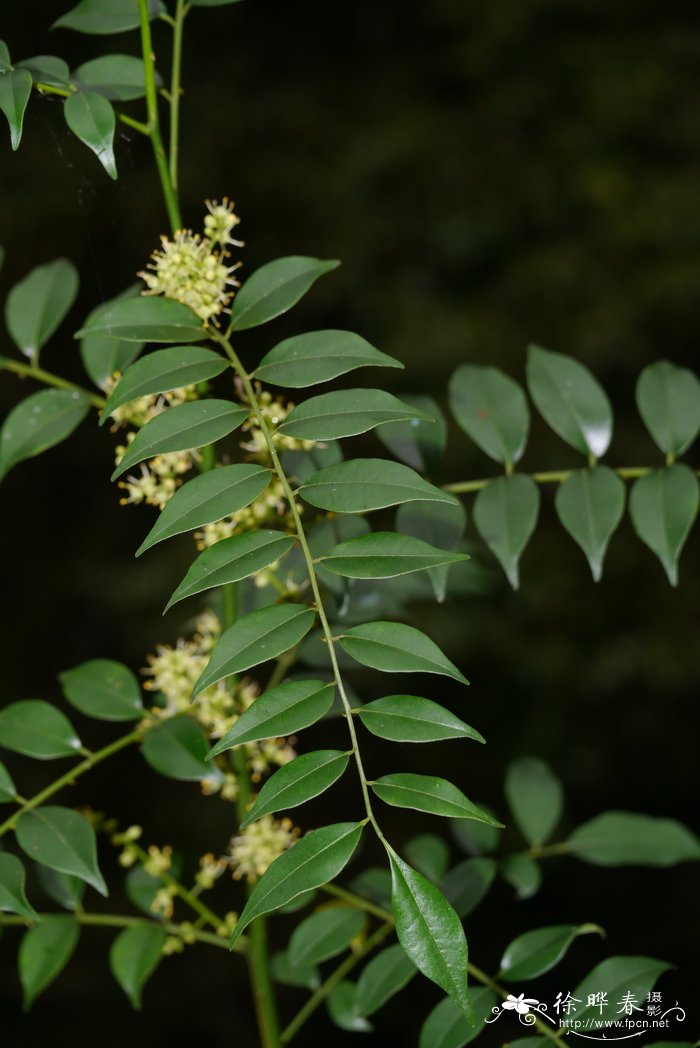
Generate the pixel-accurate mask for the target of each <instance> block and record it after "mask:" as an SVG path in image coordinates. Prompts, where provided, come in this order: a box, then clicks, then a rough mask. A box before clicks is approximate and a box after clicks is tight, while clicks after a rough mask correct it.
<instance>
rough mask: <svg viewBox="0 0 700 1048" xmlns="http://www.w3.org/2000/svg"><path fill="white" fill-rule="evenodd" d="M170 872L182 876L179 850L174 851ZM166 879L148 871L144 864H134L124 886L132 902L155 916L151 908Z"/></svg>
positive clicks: (142, 910)
mask: <svg viewBox="0 0 700 1048" xmlns="http://www.w3.org/2000/svg"><path fill="white" fill-rule="evenodd" d="M168 873H169V874H170V875H171V876H172V877H176V878H180V877H181V876H182V856H181V855H180V853H179V852H174V853H173V856H172V866H171V867H170V869H169V870H168ZM164 884H165V881H164V880H163V878H162V877H159V876H158V875H155V876H154V875H153V874H150V873H146V871H145V870H144V868H143V866H140V865H137V866H132V867H131V869H130V870H129V872H128V873H127V875H126V881H125V884H124V887H125V889H126V894H127V897H128V899H129V901H130V902H132V903H133V904H134V906H136V907H137V909H139V910H141V912H142V913H145V914H146V915H147V916H148V917H151V918H152V917H153V915H154V910H153V909H151V907H152V906H153V902H154V900H155V897H156V894H157V893H158V892H159V891H160V890H161V888H162V887H163V886H164Z"/></svg>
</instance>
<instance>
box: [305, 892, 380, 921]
mask: <svg viewBox="0 0 700 1048" xmlns="http://www.w3.org/2000/svg"><path fill="white" fill-rule="evenodd" d="M321 891H322V892H325V893H326V895H334V896H335V898H336V899H342V901H343V902H345V903H347V904H348V906H354V907H355V909H357V910H364V911H365V913H371V914H372V916H373V917H378V918H379V920H380V921H393V919H394V918H393V916H392V915H391V913H389V911H388V910H384V909H382V907H381V906H375V904H374V903H373V902H370V901H369V899H363V898H362V896H361V895H355V893H354V892H349V891H348V890H347V889H346V888H340V887H339V886H338V885H337V884H324V885H323V886H322V888H321Z"/></svg>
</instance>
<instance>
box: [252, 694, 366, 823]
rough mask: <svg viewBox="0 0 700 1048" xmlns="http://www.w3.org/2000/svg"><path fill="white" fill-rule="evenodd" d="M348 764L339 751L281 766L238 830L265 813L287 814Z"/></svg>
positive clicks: (315, 754) (321, 789)
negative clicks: (282, 812) (284, 812)
mask: <svg viewBox="0 0 700 1048" xmlns="http://www.w3.org/2000/svg"><path fill="white" fill-rule="evenodd" d="M258 701H260V700H258ZM295 730H298V729H295ZM349 760H350V756H349V754H347V753H343V752H342V750H316V751H315V752H313V753H304V754H302V756H301V757H296V758H295V759H294V760H293V761H290V762H289V764H284V765H282V767H281V768H280V769H279V770H278V771H276V772H275V773H274V775H272V776H271V777H270V778H269V779H268V780H267V782H266V783H265V784H264V785H263V787H262V789H261V790H260V793H259V794H258V796H257V799H256V801H255V804H254V805H253V807H252V808H251V810H250V812H249V813H248V815H247V817H246V818H245V819H244V820H243V822H242V823H241V829H243V827H244V826H248V825H250V823H251V822H255V820H256V819H260V818H261V817H262V816H263V815H267V814H268V812H276V811H287V810H288V809H289V808H296V807H298V805H300V804H304V803H305V802H306V801H309V800H311V798H312V797H318V796H319V794H321V793H323V792H324V791H325V790H327V789H328V788H329V786H332V785H333V783H334V782H336V781H337V780H338V779H339V778H340V776H341V775H342V774H343V772H344V771H345V769H346V768H347V766H348V761H349Z"/></svg>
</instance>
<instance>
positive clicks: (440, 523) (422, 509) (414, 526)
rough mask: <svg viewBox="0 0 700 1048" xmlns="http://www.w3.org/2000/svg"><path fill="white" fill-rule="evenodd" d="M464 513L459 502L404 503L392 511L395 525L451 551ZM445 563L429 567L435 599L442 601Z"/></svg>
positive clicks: (464, 519)
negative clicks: (394, 512)
mask: <svg viewBox="0 0 700 1048" xmlns="http://www.w3.org/2000/svg"><path fill="white" fill-rule="evenodd" d="M466 526H467V514H466V512H465V509H464V506H463V505H462V503H461V502H459V501H457V502H454V503H449V502H407V503H405V504H404V505H403V506H399V508H398V511H397V513H396V528H397V530H398V531H401V532H403V534H405V535H411V536H413V538H416V539H422V540H423V541H424V542H429V543H431V545H433V546H437V547H438V548H439V549H445V550H455V549H456V548H457V546H458V545H459V542H460V540H461V538H462V536H463V535H464V529H465V528H466ZM448 572H449V565H447V564H445V565H442V566H440V567H437V568H430V569H429V575H430V581H431V583H432V586H433V590H434V592H435V597H436V599H437V600H438V601H439V602H440V603H442V601H443V600H444V599H445V593H446V591H447V576H448Z"/></svg>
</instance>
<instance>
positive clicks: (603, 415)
mask: <svg viewBox="0 0 700 1048" xmlns="http://www.w3.org/2000/svg"><path fill="white" fill-rule="evenodd" d="M527 384H528V388H529V390H530V394H531V396H532V399H533V400H534V402H535V404H536V405H537V409H538V411H539V412H540V414H541V415H542V417H543V418H544V419H545V421H546V422H548V423H549V425H550V426H551V427H552V429H553V430H554V432H555V433H558V434H559V436H560V437H561V438H562V439H563V440H565V441H566V442H567V444H570V445H571V446H572V447H573V448H575V449H576V450H577V451H580V452H581V454H582V455H592V456H594V457H595V458H600V456H601V455H604V454H605V452H606V451H607V450H608V447H609V445H610V440H611V437H612V429H613V415H612V408H611V407H610V401H609V400H608V398H607V395H606V393H605V391H604V390H603V388H602V387H601V386H600V385H599V383H598V382H597V381H596V379H595V378H594V377H593V375H592V374H591V373H590V371H589V370H588V368H586V367H584V365H583V364H581V363H580V362H579V361H578V360H574V359H573V357H567V356H565V355H564V354H563V353H552V352H551V351H550V350H547V349H542V348H541V347H540V346H530V347H529V349H528V360H527Z"/></svg>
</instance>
